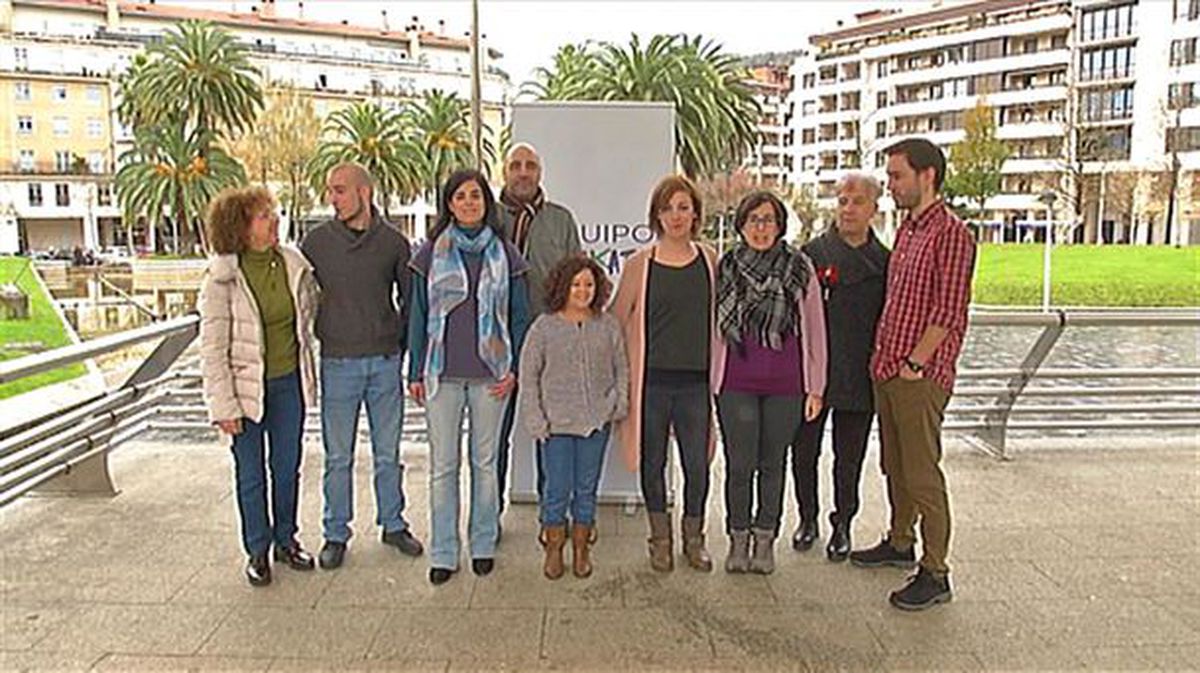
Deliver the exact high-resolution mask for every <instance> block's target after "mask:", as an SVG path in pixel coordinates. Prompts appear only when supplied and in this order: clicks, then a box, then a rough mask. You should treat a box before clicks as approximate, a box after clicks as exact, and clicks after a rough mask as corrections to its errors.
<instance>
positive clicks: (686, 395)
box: [641, 380, 712, 517]
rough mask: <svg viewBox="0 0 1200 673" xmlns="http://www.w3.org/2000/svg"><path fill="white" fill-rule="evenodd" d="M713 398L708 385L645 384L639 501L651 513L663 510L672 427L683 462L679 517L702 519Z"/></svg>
mask: <svg viewBox="0 0 1200 673" xmlns="http://www.w3.org/2000/svg"><path fill="white" fill-rule="evenodd" d="M711 418H712V396H711V395H710V394H709V391H708V383H707V382H697V383H659V382H655V381H653V380H650V381H647V382H646V394H645V399H644V400H643V403H642V461H641V472H642V497H644V498H645V499H646V510H647V511H649V512H665V511H667V484H666V470H667V439H668V431H669V430H670V429H671V428H674V429H675V441H676V442H677V443H678V444H679V458H680V462H682V463H683V514H684V516H689V517H702V516H704V510H705V503H706V502H707V501H708V433H709V425H710V421H711Z"/></svg>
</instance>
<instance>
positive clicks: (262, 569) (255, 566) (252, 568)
mask: <svg viewBox="0 0 1200 673" xmlns="http://www.w3.org/2000/svg"><path fill="white" fill-rule="evenodd" d="M246 579H247V580H248V581H249V582H250V585H251V586H256V587H265V586H267V585H268V584H270V583H271V564H270V563H268V562H267V555H266V554H262V555H260V556H251V557H250V560H249V561H247V562H246Z"/></svg>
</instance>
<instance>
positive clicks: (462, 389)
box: [408, 170, 529, 584]
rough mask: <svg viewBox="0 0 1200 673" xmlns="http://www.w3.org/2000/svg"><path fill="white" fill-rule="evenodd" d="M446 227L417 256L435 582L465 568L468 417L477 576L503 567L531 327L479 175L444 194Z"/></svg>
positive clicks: (415, 348) (419, 374) (416, 314)
mask: <svg viewBox="0 0 1200 673" xmlns="http://www.w3.org/2000/svg"><path fill="white" fill-rule="evenodd" d="M439 205H440V208H439V209H438V221H437V224H436V225H435V226H434V229H433V231H432V232H430V235H429V240H428V241H426V242H425V244H424V245H422V246H421V248H420V249H419V250H418V251H417V254H416V255H415V256H414V257H413V261H412V265H411V266H412V270H413V272H414V275H413V285H412V306H411V307H410V309H409V327H408V353H409V377H408V380H409V384H408V389H409V393H410V394H411V395H412V397H413V399H414V400H416V401H417V403H418V404H423V405H424V406H425V421H426V424H427V425H428V427H429V454H430V455H429V463H430V465H429V516H430V520H431V529H432V530H431V533H432V543H431V548H430V554H429V558H430V562H431V565H432V567H431V568H430V570H429V581H430V582H432V583H433V584H442V583H444V582H446V581H448V580H449V579H450V577H451V576H452V575H453V574H454V573H455V572H457V571H458V561H459V550H460V547H461V542H460V537H459V530H458V521H459V504H458V503H459V491H458V484H459V466H460V465H461V463H462V450H461V445H460V437H461V436H462V420H463V412H464V410H465V411H466V412H467V415H468V417H469V418H470V429H469V432H468V441H467V444H468V459H469V460H470V465H471V504H470V519H469V524H468V531H467V537H468V540H469V546H470V554H471V570H472V571H474V572H475V574H476V575H487V574H488V573H490V572H491V571H492V568H493V567H494V566H495V550H496V538H497V534H498V531H499V504H500V494H499V490H498V486H497V479H496V447H497V440H498V439H499V437H500V425H501V422H502V421H503V418H504V409H505V405H506V404H507V403H508V397H509V395H511V394H512V392H513V388H514V387H515V386H516V381H517V378H516V371H517V363H516V358H517V354H518V353H520V352H521V342H522V340H523V339H524V338H525V329H526V328H527V327H528V325H529V307H528V302H529V299H528V294H527V289H528V288H527V287H526V281H525V273H526V272H527V271H528V268H529V267H528V265H527V264H526V263H525V260H524V259H522V258H521V253H520V252H518V251H517V249H516V248H515V247H513V245H512V244H510V243H508V242H507V241H505V240H504V238H503V236H502V235H501V230H500V223H499V216H498V212H497V208H496V201H495V199H494V198H493V197H492V190H491V188H489V187H488V183H487V179H486V178H485V177H484V176H483V174H481V173H480V172H479V171H473V170H460V171H456V172H455V173H454V174H452V175H451V176H450V178H449V179H448V180H447V181H446V185H445V186H444V187H443V188H442V191H441V203H440V204H439Z"/></svg>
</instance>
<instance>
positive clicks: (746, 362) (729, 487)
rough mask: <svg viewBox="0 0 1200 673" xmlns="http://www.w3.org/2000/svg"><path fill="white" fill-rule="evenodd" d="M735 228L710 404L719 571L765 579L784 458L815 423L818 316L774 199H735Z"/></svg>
mask: <svg viewBox="0 0 1200 673" xmlns="http://www.w3.org/2000/svg"><path fill="white" fill-rule="evenodd" d="M734 226H735V228H736V229H737V232H738V234H739V236H740V240H739V242H738V243H737V245H735V246H734V247H733V248H732V249H731V250H729V252H727V253H725V255H724V256H722V258H721V261H720V264H719V265H718V269H717V330H718V332H719V334H720V337H721V340H722V343H723V344H724V346H725V348H726V356H725V369H724V375H723V376H722V377H721V385H720V387H719V388H718V391H719V394H718V396H717V415H718V417H719V419H720V422H721V435H722V438H723V440H724V441H723V443H724V446H725V465H726V476H725V509H726V529H727V532H728V534H729V556H728V557H727V558H726V560H725V570H726V572H731V573H743V572H747V571H751V572H756V573H761V574H768V573H771V572H773V571H774V569H775V556H774V545H775V538H776V537H777V536H778V534H779V523H780V519H781V515H782V510H783V486H784V481H785V476H784V475H785V468H784V464H785V459H786V456H787V448H788V445H789V443H790V442H791V440H792V436H793V434H794V433H795V431H796V428H797V427H799V426H800V423H801V422H802V421H803V420H806V419H807V420H812V419H813V418H815V417H816V416H817V415H818V414H819V413H820V411H821V398H822V397H823V395H824V394H825V368H826V362H825V360H826V343H825V314H824V307H823V306H822V302H821V296H820V288H819V285H818V283H817V277H816V273H815V271H814V270H813V266H812V262H811V261H810V260H809V259H808V256H807V255H805V254H804V253H803V252H801V251H800V250H798V249H797V248H795V247H793V246H791V245H789V244H788V243H787V241H786V240H784V237H785V234H786V233H787V211H786V210H785V208H784V206H783V203H782V202H781V201H780V200H779V198H778V197H776V196H775V195H774V194H771V193H769V192H755V193H753V194H750V195H749V196H747V197H746V198H744V199H742V202H741V203H740V204H739V205H738V209H737V214H736V216H735V219H734ZM756 484H757V488H755V485H756ZM755 500H757V507H755V506H754V504H755ZM751 541H753V551H751Z"/></svg>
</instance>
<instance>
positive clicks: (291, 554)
mask: <svg viewBox="0 0 1200 673" xmlns="http://www.w3.org/2000/svg"><path fill="white" fill-rule="evenodd" d="M275 560H276V561H279V562H280V563H286V564H288V567H289V568H291V569H292V570H312V569H313V568H315V567H316V565H317V564H316V563H314V562H313V557H312V554H310V553H308V552H306V551H304V549H303V548H302V547H301V546H300V544H299V543H297V542H293V543H292V544H291V546H288V547H276V548H275Z"/></svg>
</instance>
